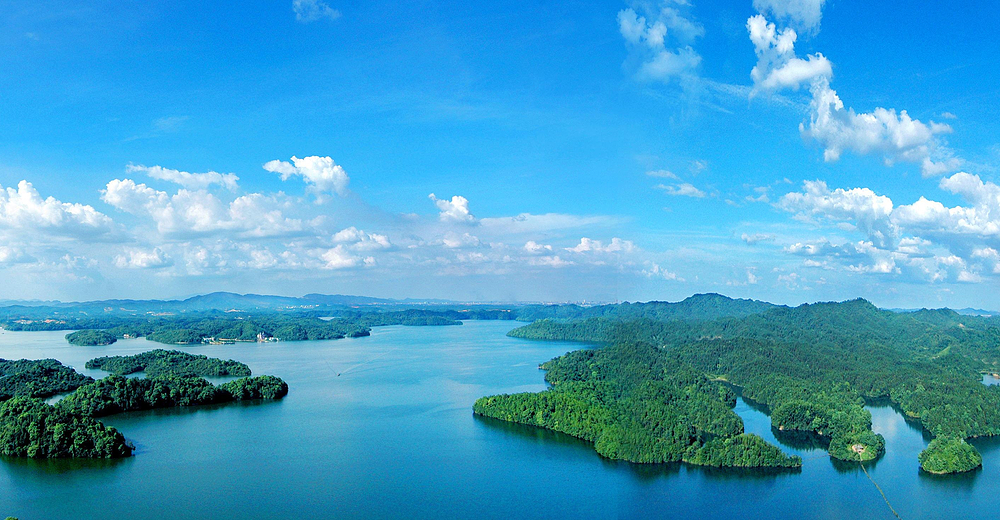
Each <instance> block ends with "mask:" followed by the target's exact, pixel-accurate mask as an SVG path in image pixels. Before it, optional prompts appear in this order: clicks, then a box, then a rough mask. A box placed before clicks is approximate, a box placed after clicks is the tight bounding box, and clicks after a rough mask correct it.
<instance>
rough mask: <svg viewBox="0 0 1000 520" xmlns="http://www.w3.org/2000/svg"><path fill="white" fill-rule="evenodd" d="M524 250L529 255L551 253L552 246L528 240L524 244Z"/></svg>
mask: <svg viewBox="0 0 1000 520" xmlns="http://www.w3.org/2000/svg"><path fill="white" fill-rule="evenodd" d="M524 250H525V251H527V252H528V253H531V254H539V253H545V252H547V251H552V246H550V245H544V244H539V243H538V242H535V241H534V240H529V241H527V242H525V243H524Z"/></svg>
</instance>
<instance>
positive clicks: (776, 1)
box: [753, 0, 826, 30]
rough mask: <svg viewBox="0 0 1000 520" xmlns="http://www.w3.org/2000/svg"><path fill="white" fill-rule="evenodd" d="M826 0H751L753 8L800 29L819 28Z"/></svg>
mask: <svg viewBox="0 0 1000 520" xmlns="http://www.w3.org/2000/svg"><path fill="white" fill-rule="evenodd" d="M825 3H826V0H753V6H754V9H757V10H758V11H760V12H761V13H770V14H771V15H772V16H774V17H775V18H778V19H780V20H787V21H788V22H790V23H791V24H792V25H794V26H795V27H798V28H799V29H801V30H819V25H820V20H822V18H823V4H825Z"/></svg>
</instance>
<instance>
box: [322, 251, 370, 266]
mask: <svg viewBox="0 0 1000 520" xmlns="http://www.w3.org/2000/svg"><path fill="white" fill-rule="evenodd" d="M320 259H322V261H323V264H322V266H321V267H322V268H323V269H334V270H335V269H347V268H351V267H357V266H358V265H373V264H374V263H375V258H374V257H371V256H366V257H364V258H362V257H359V256H356V255H353V254H351V253H350V252H349V251H348V250H347V248H346V247H344V246H343V245H338V246H336V247H333V248H330V249H327V250H326V251H323V252H322V254H320Z"/></svg>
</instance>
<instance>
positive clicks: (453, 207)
mask: <svg viewBox="0 0 1000 520" xmlns="http://www.w3.org/2000/svg"><path fill="white" fill-rule="evenodd" d="M427 198H429V199H431V200H432V201H434V205H435V206H437V207H438V209H439V210H441V214H440V215H439V218H440V219H441V220H442V221H444V222H475V221H476V217H475V216H473V215H472V213H470V212H469V199H467V198H465V197H463V196H461V195H455V196H453V197H452V198H451V200H448V199H439V198H437V197H436V196H434V194H433V193H431V194H430V195H428V196H427Z"/></svg>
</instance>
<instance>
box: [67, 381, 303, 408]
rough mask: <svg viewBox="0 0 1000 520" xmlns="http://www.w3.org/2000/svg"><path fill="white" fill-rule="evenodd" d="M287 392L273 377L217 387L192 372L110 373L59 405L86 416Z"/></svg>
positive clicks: (257, 397)
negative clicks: (138, 375) (136, 375)
mask: <svg viewBox="0 0 1000 520" xmlns="http://www.w3.org/2000/svg"><path fill="white" fill-rule="evenodd" d="M287 393H288V385H287V384H286V383H285V382H284V381H282V380H281V379H280V378H277V377H274V376H260V377H254V378H242V379H237V380H235V381H230V382H229V383H225V384H222V385H219V386H214V385H212V383H209V382H208V381H206V380H205V379H204V378H201V377H197V376H191V375H184V376H178V375H172V374H168V375H161V376H157V377H147V378H127V377H122V376H117V375H111V376H108V377H106V378H104V379H100V380H98V381H95V382H93V383H90V384H88V385H84V386H82V387H80V388H78V389H77V390H76V391H75V392H73V393H72V394H70V395H68V396H66V397H65V398H64V399H62V400H61V401H59V402H58V403H57V404H56V406H57V407H58V408H60V409H61V410H65V411H67V412H71V413H74V414H78V415H82V416H85V417H102V416H105V415H111V414H116V413H121V412H130V411H135V410H149V409H153V408H167V407H173V406H194V405H201V404H212V403H224V402H230V401H240V400H246V399H280V398H282V397H284V396H285V395H286V394H287Z"/></svg>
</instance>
